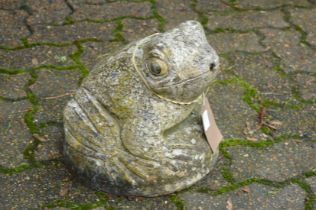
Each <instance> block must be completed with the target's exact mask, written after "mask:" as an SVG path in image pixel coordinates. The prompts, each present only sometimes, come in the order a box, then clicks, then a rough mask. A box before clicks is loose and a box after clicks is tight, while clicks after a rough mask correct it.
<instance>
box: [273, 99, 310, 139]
mask: <svg viewBox="0 0 316 210" xmlns="http://www.w3.org/2000/svg"><path fill="white" fill-rule="evenodd" d="M268 114H269V115H270V116H271V118H272V119H274V120H277V121H280V122H281V123H282V124H281V126H279V127H278V129H276V130H274V131H273V133H274V134H275V135H282V134H293V135H295V134H296V135H297V134H299V135H300V136H301V137H302V138H304V139H307V140H308V139H315V136H316V132H315V131H316V107H315V105H309V104H306V105H302V107H300V108H298V109H290V108H275V109H273V110H268Z"/></svg>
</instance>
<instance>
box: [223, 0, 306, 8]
mask: <svg viewBox="0 0 316 210" xmlns="http://www.w3.org/2000/svg"><path fill="white" fill-rule="evenodd" d="M225 1H226V2H229V0H225ZM235 2H236V3H235V5H236V6H237V7H239V8H244V9H254V8H264V9H272V8H276V7H280V6H284V5H291V6H306V7H308V6H311V5H310V3H309V2H308V0H287V1H283V0H261V1H252V0H237V1H235Z"/></svg>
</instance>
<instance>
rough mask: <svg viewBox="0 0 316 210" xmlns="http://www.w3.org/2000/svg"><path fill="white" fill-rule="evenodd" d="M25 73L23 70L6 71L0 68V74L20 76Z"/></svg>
mask: <svg viewBox="0 0 316 210" xmlns="http://www.w3.org/2000/svg"><path fill="white" fill-rule="evenodd" d="M21 73H25V70H24V69H22V68H19V69H7V68H1V67H0V74H9V75H15V74H21Z"/></svg>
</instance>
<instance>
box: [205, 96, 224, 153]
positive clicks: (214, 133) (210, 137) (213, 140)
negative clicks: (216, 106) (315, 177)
mask: <svg viewBox="0 0 316 210" xmlns="http://www.w3.org/2000/svg"><path fill="white" fill-rule="evenodd" d="M201 115H202V121H203V128H204V133H205V136H206V139H207V141H208V143H209V145H210V146H211V149H212V151H213V152H214V153H217V152H218V146H219V144H220V142H221V141H222V139H223V136H222V134H221V132H220V130H219V129H218V127H217V125H216V122H215V118H214V115H213V112H212V110H211V106H210V103H209V102H208V99H207V97H206V96H203V104H202V112H201Z"/></svg>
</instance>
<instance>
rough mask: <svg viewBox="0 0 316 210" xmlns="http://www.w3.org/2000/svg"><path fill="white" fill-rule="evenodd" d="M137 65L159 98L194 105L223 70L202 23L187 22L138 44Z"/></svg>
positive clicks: (143, 77) (134, 56)
mask: <svg viewBox="0 0 316 210" xmlns="http://www.w3.org/2000/svg"><path fill="white" fill-rule="evenodd" d="M134 49H135V50H134V52H133V63H134V65H135V68H136V70H137V71H138V73H139V74H140V76H141V77H142V79H143V81H144V82H145V84H146V86H147V87H148V88H150V89H151V90H152V91H154V92H155V93H156V94H157V95H158V96H160V97H162V98H165V99H169V100H171V101H174V102H177V103H191V102H192V101H194V100H195V99H197V98H198V97H199V96H200V95H201V94H202V93H203V92H204V91H205V90H206V89H207V87H208V86H209V84H210V82H211V81H212V80H213V79H214V78H215V76H216V75H217V73H218V71H219V68H218V66H219V58H218V55H217V54H216V52H215V51H214V49H213V48H212V47H211V46H210V45H209V44H208V42H207V40H206V37H205V34H204V30H203V27H202V26H201V24H200V23H199V22H196V21H187V22H184V23H182V24H180V25H179V26H178V27H177V28H174V29H172V30H169V31H167V32H165V33H161V34H154V35H151V36H149V37H146V38H144V39H142V40H140V41H139V42H137V43H136V46H135V48H134Z"/></svg>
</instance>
